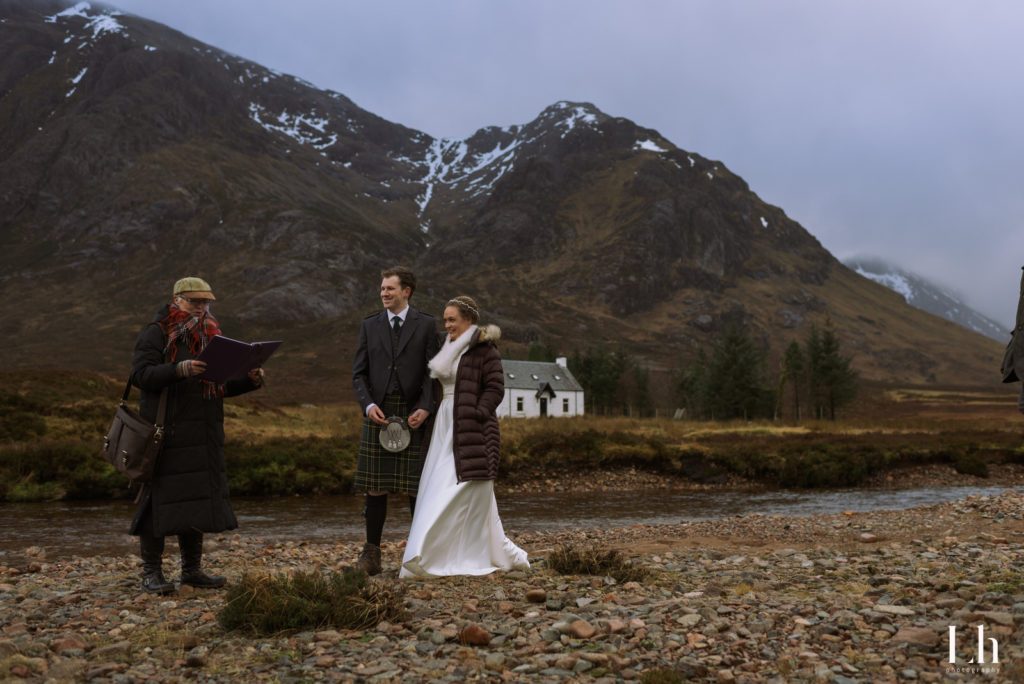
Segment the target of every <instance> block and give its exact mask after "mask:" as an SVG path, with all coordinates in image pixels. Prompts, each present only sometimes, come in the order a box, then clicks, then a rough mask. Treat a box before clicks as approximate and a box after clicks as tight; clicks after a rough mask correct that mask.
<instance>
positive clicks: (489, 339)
mask: <svg viewBox="0 0 1024 684" xmlns="http://www.w3.org/2000/svg"><path fill="white" fill-rule="evenodd" d="M500 339H501V328H499V327H498V326H496V325H485V326H484V327H482V328H481V327H479V326H477V325H471V326H469V328H467V329H466V331H465V332H464V333H462V334H461V335H459V336H458V337H457V338H456V339H454V340H453V339H451V338H450V337H448V336H445V338H444V345H442V346H441V349H440V351H438V352H437V354H436V355H434V358H432V359H430V362H429V363H428V364H427V366H428V367H429V368H430V377H432V378H438V379H442V378H454V377H455V373H456V372H457V371H458V369H459V359H461V358H462V355H463V354H464V353H465V352H466V350H467V349H469V348H470V347H471V346H473V345H474V344H485V343H489V344H494V343H496V342H497V341H498V340H500Z"/></svg>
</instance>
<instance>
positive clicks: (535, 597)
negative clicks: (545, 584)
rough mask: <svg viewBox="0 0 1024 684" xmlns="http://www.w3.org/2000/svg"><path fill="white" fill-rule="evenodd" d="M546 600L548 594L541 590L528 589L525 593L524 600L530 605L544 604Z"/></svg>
mask: <svg viewBox="0 0 1024 684" xmlns="http://www.w3.org/2000/svg"><path fill="white" fill-rule="evenodd" d="M547 599H548V592H546V591H544V590H543V589H530V590H529V591H527V592H526V600H527V601H529V602H530V603H544V602H545V601H547Z"/></svg>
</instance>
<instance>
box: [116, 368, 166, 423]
mask: <svg viewBox="0 0 1024 684" xmlns="http://www.w3.org/2000/svg"><path fill="white" fill-rule="evenodd" d="M168 389H169V388H168V387H164V391H163V392H161V393H160V404H159V405H158V406H157V407H156V422H155V423H153V424H154V425H156V426H157V427H158V428H162V427H163V426H164V420H166V418H167V390H168ZM131 393H132V376H131V375H129V376H128V382H127V383H126V384H125V386H124V394H122V395H121V404H126V403H128V395H129V394H131Z"/></svg>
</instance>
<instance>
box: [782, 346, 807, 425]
mask: <svg viewBox="0 0 1024 684" xmlns="http://www.w3.org/2000/svg"><path fill="white" fill-rule="evenodd" d="M806 365H807V363H806V360H805V359H804V353H803V351H802V350H801V349H800V343H799V342H797V341H796V340H793V341H792V342H790V343H789V346H788V347H786V353H785V356H784V357H783V360H782V378H781V379H780V381H779V401H780V402H781V401H782V396H783V390H784V387H785V385H786V384H787V383H788V384H789V385H790V386H791V388H792V390H793V417H794V418H796V419H797V420H799V419H800V395H801V390H802V389H803V386H804V385H805V384H806V373H805V371H806Z"/></svg>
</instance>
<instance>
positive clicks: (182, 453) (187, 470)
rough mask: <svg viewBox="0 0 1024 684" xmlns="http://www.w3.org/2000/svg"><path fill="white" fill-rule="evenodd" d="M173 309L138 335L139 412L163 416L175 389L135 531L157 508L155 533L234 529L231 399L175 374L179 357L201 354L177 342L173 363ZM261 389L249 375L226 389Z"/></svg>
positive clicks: (234, 392)
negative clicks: (166, 326) (169, 330)
mask: <svg viewBox="0 0 1024 684" xmlns="http://www.w3.org/2000/svg"><path fill="white" fill-rule="evenodd" d="M166 315H167V307H166V306H165V307H164V308H163V309H161V310H160V311H159V312H158V313H157V314H156V318H154V320H153V322H152V323H150V324H149V325H148V326H146V328H145V329H143V331H142V332H141V333H140V334H139V337H138V340H136V342H135V355H134V357H133V359H132V383H133V384H134V385H135V386H136V387H138V388H139V389H140V390H142V400H141V402H140V404H139V413H140V414H142V416H143V417H144V418H146V419H147V420H150V421H155V420H156V412H157V407H158V406H159V404H160V393H161V392H162V391H163V389H164V388H165V387H167V388H169V389H168V394H167V416H166V419H165V428H166V436H165V437H164V449H163V452H162V453H161V454H160V458H159V459H158V460H157V463H156V470H155V471H154V473H153V481H152V482H151V483H149V484H148V485H146V486H145V489H144V491H143V495H142V499H141V500H140V501H139V506H138V508H137V509H136V511H135V517H134V519H133V520H132V526H131V534H139V528H140V522H141V521H142V520H143V518H144V517H145V514H146V513H151V515H152V522H153V529H152V533H153V534H154V535H156V536H158V537H162V536H166V535H171V534H182V533H187V532H194V531H197V530H198V531H201V532H222V531H224V530H233V529H235V528H236V527H238V521H237V520H236V519H235V513H234V511H233V510H232V508H231V500H230V498H229V496H228V482H227V475H226V473H225V469H224V402H223V400H222V399H220V398H219V397H215V398H212V399H207V398H204V397H203V385H202V383H201V382H200V381H199V380H197V379H196V378H179V377H177V375H176V374H175V371H174V367H175V365H176V364H177V362H179V361H184V360H185V359H191V358H194V357H193V355H192V353H191V352H190V351H189V349H188V343H187V341H186V340H184V339H179V340H177V342H176V345H177V347H178V351H177V355H176V357H175V361H174V362H169V361H167V360H165V358H164V345H165V344H166V338H165V335H164V333H163V330H161V329H160V326H159V325H158V321H160V320H162V319H163V318H164V317H165V316H166ZM256 387H257V386H256V385H254V384H253V383H252V382H251V381H250V380H249V379H248V378H245V379H243V380H235V381H231V382H229V383H228V384H227V387H226V393H225V394H226V396H235V395H238V394H243V393H245V392H249V391H251V390H254V389H256Z"/></svg>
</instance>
